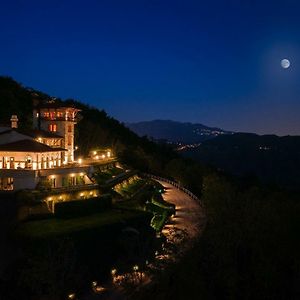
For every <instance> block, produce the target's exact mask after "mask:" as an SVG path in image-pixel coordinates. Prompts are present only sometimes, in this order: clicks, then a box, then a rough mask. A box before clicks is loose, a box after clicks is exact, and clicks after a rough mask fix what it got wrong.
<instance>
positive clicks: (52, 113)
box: [33, 102, 80, 163]
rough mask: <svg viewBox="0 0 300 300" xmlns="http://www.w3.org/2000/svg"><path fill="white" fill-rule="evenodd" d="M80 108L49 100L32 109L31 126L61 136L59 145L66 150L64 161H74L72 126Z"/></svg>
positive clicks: (73, 126) (75, 121)
mask: <svg viewBox="0 0 300 300" xmlns="http://www.w3.org/2000/svg"><path fill="white" fill-rule="evenodd" d="M79 111H80V109H77V108H74V107H69V106H65V105H63V104H60V103H56V102H51V103H46V104H42V105H38V106H37V107H35V109H34V110H33V127H34V128H35V129H40V130H45V131H48V132H51V133H54V134H57V135H60V136H61V137H63V140H62V144H61V145H60V147H62V148H64V149H66V150H68V152H67V153H66V154H65V157H64V158H63V162H64V163H68V162H73V161H74V150H75V147H74V128H75V124H77V114H78V112H79Z"/></svg>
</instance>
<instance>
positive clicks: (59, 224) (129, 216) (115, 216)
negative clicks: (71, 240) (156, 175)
mask: <svg viewBox="0 0 300 300" xmlns="http://www.w3.org/2000/svg"><path fill="white" fill-rule="evenodd" d="M143 217H144V218H148V217H149V215H148V214H147V213H145V212H142V211H126V212H120V211H118V210H109V211H106V212H102V213H98V214H93V215H89V216H86V217H80V218H72V219H56V218H53V219H48V220H40V221H31V222H25V223H22V224H20V227H19V228H18V229H17V234H18V235H21V236H24V237H33V238H42V237H43V238H44V237H46V236H56V235H66V234H71V233H74V232H79V231H83V230H89V229H99V228H101V227H106V226H111V225H113V224H116V223H124V222H130V221H131V220H134V219H136V218H143Z"/></svg>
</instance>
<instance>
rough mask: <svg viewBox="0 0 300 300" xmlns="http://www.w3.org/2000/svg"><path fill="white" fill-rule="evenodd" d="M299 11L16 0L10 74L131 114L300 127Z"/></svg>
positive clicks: (284, 130)
mask: <svg viewBox="0 0 300 300" xmlns="http://www.w3.org/2000/svg"><path fill="white" fill-rule="evenodd" d="M283 8H284V9H283ZM299 11H300V4H299V3H297V1H292V0H290V1H285V2H283V1H275V2H274V1H272V2H269V1H263V2H262V1H254V2H253V1H252V2H251V3H250V2H243V3H240V1H230V3H227V2H225V1H215V2H213V3H205V4H201V3H199V2H198V1H187V2H184V3H183V2H180V1H175V2H174V1H172V2H171V1H165V2H163V3H161V2H159V1H156V0H152V1H150V0H149V1H129V2H126V3H124V2H123V1H110V2H102V3H99V2H98V1H92V0H91V1H87V2H85V3H84V4H83V3H82V2H81V1H72V2H70V1H51V2H42V3H41V2H40V1H30V2H28V1H22V0H19V1H17V0H15V1H11V2H9V3H5V4H3V5H2V9H1V12H0V24H1V27H0V32H1V35H2V47H1V49H0V53H1V57H2V59H1V60H0V74H1V75H4V76H11V77H13V78H14V79H15V80H17V81H18V82H21V83H22V84H24V86H27V87H33V88H34V89H37V90H41V91H43V92H45V93H48V94H50V95H51V96H56V97H60V98H62V99H66V98H74V99H78V100H80V101H82V102H85V103H89V104H90V105H93V106H95V107H97V108H100V109H104V110H105V111H107V113H108V114H109V115H111V116H113V117H115V118H117V119H118V120H120V121H122V122H125V123H127V122H137V121H147V120H153V119H170V120H174V121H180V122H186V121H187V122H191V123H202V124H204V125H207V126H212V127H220V128H222V129H225V130H231V131H240V132H254V133H259V134H278V135H288V134H290V135H299V134H300V119H299V117H298V116H299V113H300V101H299V94H300V86H299V84H298V78H300V76H299V75H300V71H299V62H300V57H299V53H300V52H299V49H300V38H299V37H300V20H299V18H298V15H299ZM284 58H288V59H289V60H290V62H291V65H290V67H289V68H287V69H284V68H282V67H281V64H280V63H281V60H282V59H284Z"/></svg>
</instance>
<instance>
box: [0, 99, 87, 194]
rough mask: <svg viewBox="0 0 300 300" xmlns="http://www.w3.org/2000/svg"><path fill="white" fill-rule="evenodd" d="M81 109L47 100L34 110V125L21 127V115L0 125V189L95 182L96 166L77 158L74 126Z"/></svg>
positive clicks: (68, 185)
mask: <svg viewBox="0 0 300 300" xmlns="http://www.w3.org/2000/svg"><path fill="white" fill-rule="evenodd" d="M79 111H80V110H79V109H76V108H73V107H66V106H61V105H59V104H57V103H48V104H44V105H43V106H38V107H36V108H35V109H34V111H33V127H34V128H33V129H32V130H20V129H19V128H18V127H19V126H18V117H17V116H16V115H13V116H12V117H11V126H10V127H8V126H6V127H0V190H4V191H16V190H21V189H35V188H36V187H37V186H38V185H39V184H43V183H45V182H46V183H47V184H48V185H49V187H50V188H52V189H57V188H68V187H74V186H85V185H92V184H93V183H92V181H91V179H90V175H91V174H92V172H93V166H87V165H85V166H81V164H78V163H76V162H74V150H75V147H74V129H75V124H76V123H77V118H76V116H77V113H78V112H79Z"/></svg>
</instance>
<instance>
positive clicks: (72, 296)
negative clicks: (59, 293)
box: [68, 294, 76, 299]
mask: <svg viewBox="0 0 300 300" xmlns="http://www.w3.org/2000/svg"><path fill="white" fill-rule="evenodd" d="M75 297H76V294H69V295H68V299H75Z"/></svg>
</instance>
